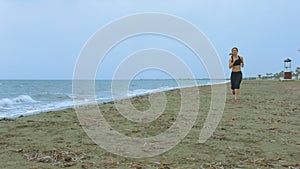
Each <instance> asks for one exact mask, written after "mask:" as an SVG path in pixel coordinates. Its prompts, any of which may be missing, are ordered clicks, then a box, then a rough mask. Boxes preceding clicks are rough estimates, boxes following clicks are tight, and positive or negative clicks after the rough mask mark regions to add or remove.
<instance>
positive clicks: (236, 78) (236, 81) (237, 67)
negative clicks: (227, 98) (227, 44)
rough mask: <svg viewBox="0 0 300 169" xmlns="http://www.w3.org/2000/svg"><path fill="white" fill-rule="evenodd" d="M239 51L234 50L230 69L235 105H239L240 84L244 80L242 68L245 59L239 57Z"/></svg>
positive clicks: (230, 60)
mask: <svg viewBox="0 0 300 169" xmlns="http://www.w3.org/2000/svg"><path fill="white" fill-rule="evenodd" d="M238 51H239V50H238V48H237V47H234V48H232V49H231V58H230V59H229V68H230V69H232V71H231V76H230V81H231V89H232V94H233V95H234V103H238V96H239V92H240V84H241V82H242V78H243V74H242V71H241V67H244V58H243V57H242V56H239V55H238Z"/></svg>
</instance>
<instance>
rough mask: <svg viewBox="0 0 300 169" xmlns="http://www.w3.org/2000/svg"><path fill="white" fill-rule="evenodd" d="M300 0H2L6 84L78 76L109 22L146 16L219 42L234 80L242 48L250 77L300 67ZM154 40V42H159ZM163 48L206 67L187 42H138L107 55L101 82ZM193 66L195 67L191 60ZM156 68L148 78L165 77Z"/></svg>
mask: <svg viewBox="0 0 300 169" xmlns="http://www.w3.org/2000/svg"><path fill="white" fill-rule="evenodd" d="M299 9H300V1H299V0H263V1H261V0H215V1H207V0H186V1H183V0H164V1H161V0H151V1H149V0H147V1H146V0H88V1H86V0H85V1H84V0H73V1H71V0H43V1H42V0H26V1H23V0H0V24H1V25H0V79H72V76H73V71H74V66H75V63H76V59H77V57H78V55H79V53H80V50H81V49H82V47H83V46H84V44H85V43H86V41H87V40H88V39H89V37H91V36H92V35H93V33H95V32H96V31H97V30H99V29H100V28H101V27H103V26H104V25H107V24H108V23H110V22H112V21H114V20H116V19H119V18H121V17H124V16H127V15H132V14H136V13H143V12H162V13H166V14H171V15H175V16H178V17H180V18H183V19H185V20H186V21H188V22H190V23H192V24H193V25H194V26H196V27H197V28H198V29H199V30H200V31H202V33H204V34H205V35H206V36H207V37H208V38H209V40H210V41H211V43H212V44H213V45H214V47H215V49H216V51H217V53H218V55H219V57H220V59H221V62H222V64H223V67H224V71H225V73H226V76H228V77H229V74H230V70H229V69H228V59H229V56H228V53H229V52H230V50H231V48H232V47H234V46H237V47H238V48H239V54H240V55H242V56H244V58H245V68H244V69H243V72H244V76H248V77H249V76H255V77H256V76H257V75H258V74H262V75H264V74H266V73H268V72H273V73H276V72H280V71H282V70H283V60H284V59H286V58H291V59H292V67H293V70H295V68H296V67H297V66H299V67H300V52H299V51H298V50H299V49H300V32H299V30H300V22H299V21H300V15H299ZM153 39H154V40H153ZM153 47H155V48H158V47H160V48H162V49H166V50H169V51H172V52H174V53H175V54H177V55H178V56H179V57H181V58H182V59H183V60H185V61H186V62H187V64H188V65H189V66H190V68H191V69H192V70H193V71H194V73H195V75H196V77H197V78H204V77H205V76H207V75H206V73H205V69H204V68H203V67H201V63H200V62H199V63H198V62H195V61H193V60H192V59H190V60H189V59H186V58H185V57H187V56H188V55H191V54H190V53H189V51H188V50H186V49H185V48H183V47H180V43H178V42H176V41H174V40H172V39H168V38H165V37H155V36H153V37H151V36H150V35H145V36H144V37H135V38H132V39H129V40H128V41H124V43H123V44H120V45H119V46H117V47H116V48H115V49H114V51H111V52H110V53H109V54H108V55H107V56H106V61H105V62H103V63H102V64H103V65H102V66H100V68H99V73H98V75H97V78H99V79H109V78H111V76H112V72H113V71H114V70H113V69H115V66H116V65H118V62H119V61H120V60H121V58H119V59H120V60H119V59H114V57H116V55H118V56H119V57H120V56H126V55H128V54H130V53H132V52H134V51H135V50H141V49H145V48H153ZM189 62H190V63H189ZM159 77H162V76H161V73H158V72H156V71H152V72H151V71H149V72H148V73H147V72H146V73H144V76H143V74H141V76H140V78H159Z"/></svg>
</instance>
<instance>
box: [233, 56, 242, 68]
mask: <svg viewBox="0 0 300 169" xmlns="http://www.w3.org/2000/svg"><path fill="white" fill-rule="evenodd" d="M238 57H239V59H238V60H236V61H235V62H234V63H233V66H238V65H241V63H242V60H241V57H240V56H238ZM231 61H232V62H233V56H231Z"/></svg>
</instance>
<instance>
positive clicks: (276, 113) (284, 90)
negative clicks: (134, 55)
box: [0, 80, 300, 169]
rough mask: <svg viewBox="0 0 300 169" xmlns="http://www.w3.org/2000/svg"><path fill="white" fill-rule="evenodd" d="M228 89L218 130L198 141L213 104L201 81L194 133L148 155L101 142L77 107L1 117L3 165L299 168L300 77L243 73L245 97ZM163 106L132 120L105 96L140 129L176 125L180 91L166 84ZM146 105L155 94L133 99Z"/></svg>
mask: <svg viewBox="0 0 300 169" xmlns="http://www.w3.org/2000/svg"><path fill="white" fill-rule="evenodd" d="M226 87H227V89H228V93H227V96H226V97H227V100H226V106H225V110H224V114H223V118H222V120H221V122H220V124H219V126H218V128H217V130H216V131H215V132H214V134H213V136H212V137H211V138H210V139H209V140H207V141H206V142H205V143H204V144H198V137H199V132H200V129H201V128H202V126H203V122H204V119H205V117H206V115H207V112H208V110H209V107H210V94H211V91H210V87H209V86H205V87H199V88H200V99H201V103H200V104H201V107H200V108H201V113H200V115H199V116H198V119H197V122H196V124H195V125H194V126H193V128H192V130H191V131H190V133H189V134H188V135H187V136H186V137H185V139H183V140H182V141H181V143H179V144H178V145H177V146H176V147H174V148H173V149H171V150H170V151H168V152H166V153H163V154H161V155H159V156H155V157H152V158H143V159H130V158H124V157H120V156H117V155H114V154H112V153H109V152H106V151H105V150H104V149H102V148H100V147H99V146H98V145H95V143H94V142H93V141H91V139H90V138H89V137H88V136H87V135H86V133H85V132H84V131H83V129H82V128H81V126H80V124H79V122H78V119H77V116H76V113H75V112H74V110H73V109H71V108H70V109H66V110H61V111H52V112H47V113H41V114H38V115H31V116H27V117H20V118H16V119H1V121H0V168H3V169H4V168H5V169H6V168H8V169H10V168H11V169H15V168H20V169H22V168H35V169H37V168H60V167H68V168H299V167H300V81H290V82H279V81H256V80H253V81H243V82H242V86H241V87H242V89H241V95H240V102H239V103H238V104H234V103H233V102H232V98H233V96H232V95H231V92H230V87H229V85H228V84H227V85H226ZM166 95H167V98H168V103H167V107H166V110H165V112H164V114H163V115H162V116H161V117H159V118H158V119H157V120H155V121H154V122H151V123H148V124H146V125H142V124H136V123H131V122H129V121H127V120H126V119H125V118H123V117H122V116H121V115H119V114H118V112H117V110H116V108H115V107H114V105H113V103H106V104H101V105H99V106H100V109H101V110H102V112H103V114H104V116H105V118H106V119H107V120H108V121H109V122H110V124H111V125H112V126H113V127H114V129H116V130H118V131H119V132H121V133H123V134H125V135H128V136H134V137H147V136H153V135H156V134H159V133H160V132H162V131H165V130H166V129H167V128H168V127H170V126H171V125H172V123H173V122H174V119H175V118H176V115H177V112H178V110H179V104H178V103H180V92H179V91H178V90H172V91H168V92H166ZM131 101H132V103H133V105H134V106H135V107H136V108H137V109H139V110H146V109H147V108H149V102H148V96H142V97H141V96H140V97H135V98H132V99H131Z"/></svg>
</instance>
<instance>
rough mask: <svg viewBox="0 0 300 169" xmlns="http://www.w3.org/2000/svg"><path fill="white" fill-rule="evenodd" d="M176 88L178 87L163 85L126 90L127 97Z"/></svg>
mask: <svg viewBox="0 0 300 169" xmlns="http://www.w3.org/2000/svg"><path fill="white" fill-rule="evenodd" d="M176 88H178V87H169V86H164V87H160V88H156V89H136V90H132V91H128V93H127V97H135V96H141V95H146V94H151V93H157V92H162V91H167V90H172V89H176Z"/></svg>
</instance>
